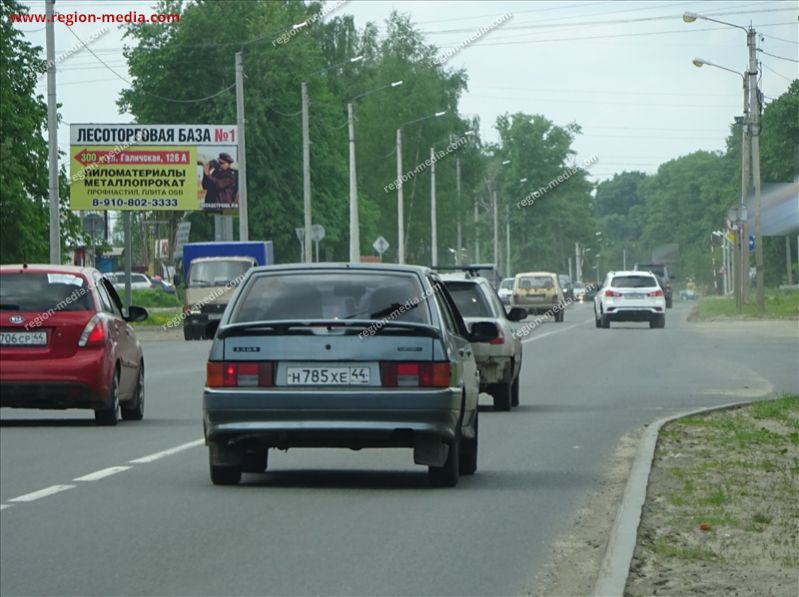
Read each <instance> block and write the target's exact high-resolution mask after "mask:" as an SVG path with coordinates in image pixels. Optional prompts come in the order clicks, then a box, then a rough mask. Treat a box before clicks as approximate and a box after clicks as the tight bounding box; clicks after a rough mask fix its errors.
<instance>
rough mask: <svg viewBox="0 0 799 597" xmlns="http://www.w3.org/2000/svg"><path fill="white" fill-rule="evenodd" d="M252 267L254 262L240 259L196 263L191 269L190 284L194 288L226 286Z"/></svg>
mask: <svg viewBox="0 0 799 597" xmlns="http://www.w3.org/2000/svg"><path fill="white" fill-rule="evenodd" d="M251 267H252V263H251V262H250V261H242V260H240V259H236V260H230V261H224V260H220V261H201V262H199V263H194V264H192V266H191V268H190V269H189V281H188V286H190V287H192V288H202V287H203V286H225V285H226V284H228V283H230V282H232V281H233V280H235V279H236V278H238V277H239V276H242V275H244V274H245V273H247V270H248V269H250V268H251Z"/></svg>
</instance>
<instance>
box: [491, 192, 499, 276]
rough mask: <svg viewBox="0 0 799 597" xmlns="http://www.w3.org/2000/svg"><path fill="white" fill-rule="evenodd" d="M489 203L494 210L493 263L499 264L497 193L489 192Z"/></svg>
mask: <svg viewBox="0 0 799 597" xmlns="http://www.w3.org/2000/svg"><path fill="white" fill-rule="evenodd" d="M491 202H492V204H493V209H494V263H495V264H496V263H499V217H498V215H497V209H498V207H497V192H496V191H491Z"/></svg>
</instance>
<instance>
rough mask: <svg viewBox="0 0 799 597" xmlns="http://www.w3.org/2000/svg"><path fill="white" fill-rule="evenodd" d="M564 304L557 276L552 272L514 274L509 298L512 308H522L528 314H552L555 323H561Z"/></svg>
mask: <svg viewBox="0 0 799 597" xmlns="http://www.w3.org/2000/svg"><path fill="white" fill-rule="evenodd" d="M564 303H565V297H564V295H563V289H562V288H561V286H560V281H559V280H558V275H557V274H554V273H552V272H527V273H523V274H516V278H515V281H514V284H513V295H512V297H511V305H512V306H514V307H524V308H525V309H527V311H528V312H529V313H538V314H543V313H552V315H553V316H554V318H555V321H556V322H558V323H562V322H563V316H564V307H565V304H564ZM556 307H558V308H557V309H556Z"/></svg>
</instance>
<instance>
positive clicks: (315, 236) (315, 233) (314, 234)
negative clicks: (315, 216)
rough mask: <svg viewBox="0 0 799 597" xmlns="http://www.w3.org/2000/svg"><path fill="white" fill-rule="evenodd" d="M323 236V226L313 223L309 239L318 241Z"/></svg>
mask: <svg viewBox="0 0 799 597" xmlns="http://www.w3.org/2000/svg"><path fill="white" fill-rule="evenodd" d="M324 237H325V227H324V226H322V225H321V224H314V225H313V226H311V240H312V241H314V242H319V241H320V240H322V239H323V238H324Z"/></svg>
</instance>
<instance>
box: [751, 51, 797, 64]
mask: <svg viewBox="0 0 799 597" xmlns="http://www.w3.org/2000/svg"><path fill="white" fill-rule="evenodd" d="M757 51H758V52H762V53H763V54H765V55H766V56H771V57H772V58H779V59H780V60H787V61H788V62H799V60H796V59H795V58H785V57H784V56H777V55H776V54H770V53H768V52H766V51H765V50H761V49H760V48H758V49H757Z"/></svg>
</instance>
